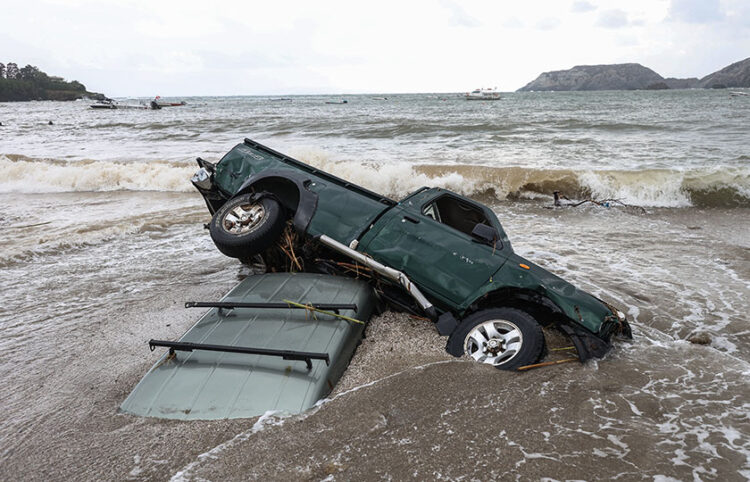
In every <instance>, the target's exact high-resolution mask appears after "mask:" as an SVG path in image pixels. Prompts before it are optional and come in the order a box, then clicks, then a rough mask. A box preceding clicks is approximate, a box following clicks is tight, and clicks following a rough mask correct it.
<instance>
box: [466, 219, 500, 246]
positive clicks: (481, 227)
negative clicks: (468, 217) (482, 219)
mask: <svg viewBox="0 0 750 482" xmlns="http://www.w3.org/2000/svg"><path fill="white" fill-rule="evenodd" d="M471 236H472V237H473V238H474V239H475V240H477V241H479V242H480V243H485V244H488V245H490V246H494V245H495V243H497V241H498V240H499V239H500V235H499V234H498V233H497V229H495V228H493V227H492V226H487V225H486V224H483V223H477V224H476V225H475V226H474V229H472V230H471Z"/></svg>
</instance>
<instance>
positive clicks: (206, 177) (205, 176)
mask: <svg viewBox="0 0 750 482" xmlns="http://www.w3.org/2000/svg"><path fill="white" fill-rule="evenodd" d="M190 181H191V182H192V183H193V184H194V185H195V186H196V187H198V188H200V189H206V190H209V189H211V186H212V184H213V183H212V182H211V174H210V173H209V172H208V171H207V170H206V169H205V168H203V167H201V168H200V169H198V171H197V172H196V173H195V174H194V175H193V177H192V178H191V179H190Z"/></svg>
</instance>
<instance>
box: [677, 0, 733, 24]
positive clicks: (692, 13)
mask: <svg viewBox="0 0 750 482" xmlns="http://www.w3.org/2000/svg"><path fill="white" fill-rule="evenodd" d="M669 16H670V19H672V20H677V21H682V22H688V23H710V22H716V21H718V20H721V19H723V18H724V14H723V13H722V11H721V4H720V2H719V0H672V4H671V5H670V7H669Z"/></svg>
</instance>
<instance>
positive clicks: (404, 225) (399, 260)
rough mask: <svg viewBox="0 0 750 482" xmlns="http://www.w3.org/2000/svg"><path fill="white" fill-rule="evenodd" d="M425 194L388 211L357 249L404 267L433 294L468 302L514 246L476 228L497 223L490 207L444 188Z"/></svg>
mask: <svg viewBox="0 0 750 482" xmlns="http://www.w3.org/2000/svg"><path fill="white" fill-rule="evenodd" d="M425 194H426V195H427V196H424V195H423V196H418V199H413V200H411V201H409V202H407V200H404V201H402V202H401V203H399V205H398V206H396V207H393V208H391V209H390V210H389V211H388V212H386V214H385V215H384V216H383V217H382V218H381V219H380V220H379V221H378V222H377V223H376V225H375V226H373V228H372V229H371V230H370V231H368V232H367V233H366V234H365V235H364V236H363V237H362V239H361V241H360V244H359V246H358V248H357V250H358V251H361V252H363V253H366V254H368V255H370V256H372V257H373V258H374V259H375V260H377V261H379V262H381V263H384V264H386V265H388V266H391V267H393V268H396V269H398V270H401V271H403V272H404V273H406V275H407V276H409V278H410V279H411V280H412V281H413V282H415V283H417V285H419V287H420V288H424V291H425V292H426V293H425V294H427V295H428V296H429V295H432V296H433V297H436V298H438V300H442V301H443V302H444V303H446V304H449V305H450V306H463V305H464V303H468V302H470V301H472V300H470V299H468V298H469V297H470V296H472V295H473V294H475V293H476V292H477V291H478V290H479V288H480V287H482V286H483V285H484V284H486V283H490V282H491V279H492V275H493V274H494V273H495V272H497V270H499V269H500V267H501V266H502V265H503V263H504V262H505V260H506V259H507V255H508V253H509V252H511V249H510V246H508V247H507V249H506V250H503V245H502V241H498V242H497V243H496V244H495V245H494V246H490V245H488V244H485V243H481V242H478V241H477V240H476V239H474V237H473V236H472V235H471V234H470V233H471V231H472V229H473V228H474V226H475V225H476V224H477V223H481V224H487V225H488V226H491V227H494V226H493V225H494V224H495V223H494V222H493V220H492V219H491V218H490V216H489V215H490V214H491V213H488V212H487V210H486V208H483V207H482V206H480V205H478V204H476V203H473V202H471V201H469V200H467V199H465V198H462V197H459V196H457V195H455V194H452V193H449V192H446V191H442V190H441V191H437V192H434V193H432V194H433V195H430V194H431V193H425ZM425 197H426V198H427V199H425ZM495 222H497V221H496V219H495ZM502 238H504V236H502V235H501V236H500V239H502ZM438 304H440V303H438Z"/></svg>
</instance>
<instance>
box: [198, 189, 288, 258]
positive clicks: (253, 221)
mask: <svg viewBox="0 0 750 482" xmlns="http://www.w3.org/2000/svg"><path fill="white" fill-rule="evenodd" d="M252 196H253V195H252V194H243V195H242V196H237V197H234V198H232V199H230V200H229V201H227V202H226V203H224V205H223V206H222V207H221V208H220V209H219V210H218V211H216V214H214V217H213V218H212V219H211V224H210V225H209V232H210V233H211V239H213V241H214V244H215V245H216V247H217V248H218V249H219V251H221V252H222V253H224V254H225V255H227V256H229V257H232V258H239V259H249V258H251V257H252V256H254V255H256V254H258V253H261V252H262V251H264V250H265V249H266V248H268V247H269V246H271V244H273V242H274V241H276V239H277V238H278V237H279V235H281V231H282V230H283V229H284V221H285V219H284V212H283V210H282V207H281V205H280V204H279V202H278V201H276V200H275V199H273V198H270V197H264V198H261V199H257V200H254V199H252Z"/></svg>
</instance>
